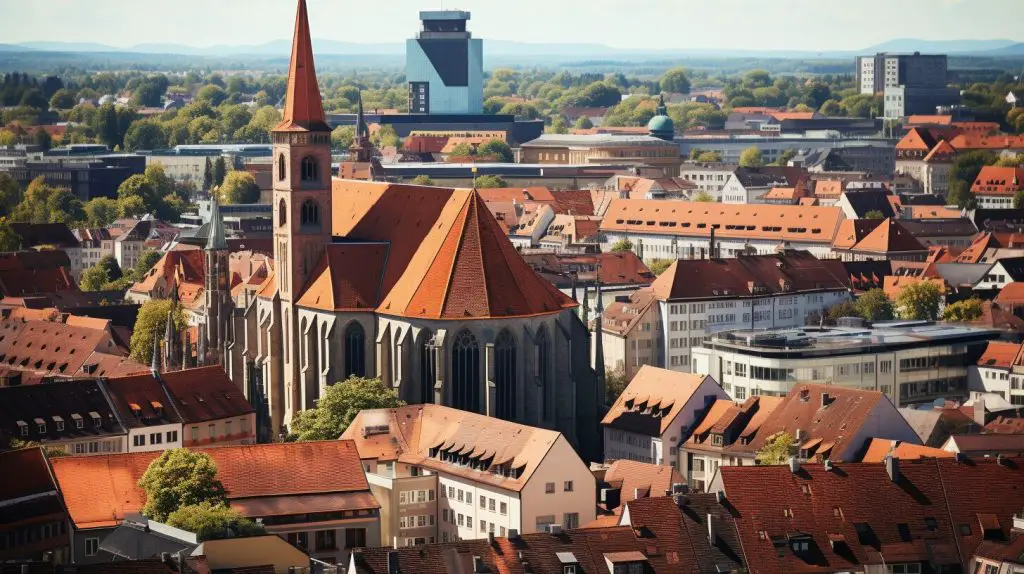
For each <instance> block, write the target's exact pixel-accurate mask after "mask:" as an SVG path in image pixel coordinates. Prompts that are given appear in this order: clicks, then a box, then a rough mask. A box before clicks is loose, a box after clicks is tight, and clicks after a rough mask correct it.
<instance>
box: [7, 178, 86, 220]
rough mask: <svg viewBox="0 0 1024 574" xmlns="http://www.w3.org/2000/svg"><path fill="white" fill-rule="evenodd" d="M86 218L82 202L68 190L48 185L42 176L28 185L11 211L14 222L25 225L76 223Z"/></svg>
mask: <svg viewBox="0 0 1024 574" xmlns="http://www.w3.org/2000/svg"><path fill="white" fill-rule="evenodd" d="M84 218H85V211H84V209H83V207H82V202H81V200H79V199H78V198H77V197H75V196H74V195H72V194H71V192H70V191H68V190H67V189H64V188H61V187H52V186H49V185H47V184H46V182H45V181H44V180H43V177H42V176H39V177H37V178H36V179H34V180H33V181H32V183H30V184H28V187H27V188H26V189H25V195H24V196H23V198H22V200H21V202H20V203H18V205H16V206H15V207H14V209H13V210H12V211H11V220H12V221H18V222H25V223H74V222H76V221H81V220H82V219H84Z"/></svg>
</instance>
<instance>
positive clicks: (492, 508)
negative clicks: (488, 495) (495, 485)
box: [487, 498, 494, 512]
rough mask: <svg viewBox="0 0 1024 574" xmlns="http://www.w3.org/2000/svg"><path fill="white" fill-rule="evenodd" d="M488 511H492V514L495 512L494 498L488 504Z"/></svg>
mask: <svg viewBox="0 0 1024 574" xmlns="http://www.w3.org/2000/svg"><path fill="white" fill-rule="evenodd" d="M487 509H488V510H490V511H491V512H494V499H493V498H492V499H490V500H489V501H488V502H487Z"/></svg>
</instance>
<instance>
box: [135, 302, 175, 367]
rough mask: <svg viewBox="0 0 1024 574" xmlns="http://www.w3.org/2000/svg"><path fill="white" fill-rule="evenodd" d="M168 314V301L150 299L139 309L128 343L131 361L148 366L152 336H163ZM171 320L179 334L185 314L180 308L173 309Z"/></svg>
mask: <svg viewBox="0 0 1024 574" xmlns="http://www.w3.org/2000/svg"><path fill="white" fill-rule="evenodd" d="M170 312H171V300H170V299H151V300H149V301H146V302H145V303H143V304H142V306H141V307H139V313H138V315H137V316H136V318H135V328H134V329H133V330H132V337H131V340H130V341H129V342H128V347H129V349H130V350H131V357H132V360H134V361H137V362H139V363H142V364H144V365H148V364H149V361H150V360H151V359H152V357H153V335H154V334H155V333H158V336H160V337H162V336H163V333H164V331H165V330H166V329H167V314H168V313H170ZM173 318H174V324H175V325H176V326H177V327H178V332H181V331H182V330H183V329H184V328H185V314H184V313H182V311H181V308H180V307H177V308H175V309H174V314H173Z"/></svg>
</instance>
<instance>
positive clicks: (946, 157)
mask: <svg viewBox="0 0 1024 574" xmlns="http://www.w3.org/2000/svg"><path fill="white" fill-rule="evenodd" d="M955 158H956V149H955V148H954V147H953V146H952V145H950V143H949V142H948V141H946V140H939V143H938V144H936V145H935V147H933V148H932V151H930V152H928V155H926V156H924V161H926V162H928V163H953V160H954V159H955Z"/></svg>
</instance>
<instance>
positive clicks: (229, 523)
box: [167, 501, 266, 542]
mask: <svg viewBox="0 0 1024 574" xmlns="http://www.w3.org/2000/svg"><path fill="white" fill-rule="evenodd" d="M167 524H168V525H169V526H173V527H175V528H180V529H182V530H185V531H187V532H192V533H194V534H195V535H196V537H197V538H198V539H199V541H200V542H205V541H207V540H222V539H225V538H244V537H247V536H260V535H263V534H266V531H265V530H264V529H263V526H262V525H259V524H256V523H255V522H253V521H252V520H249V519H248V518H246V517H244V516H242V513H240V512H238V511H237V510H235V509H233V508H231V507H230V506H227V505H225V504H215V503H212V502H209V501H204V502H200V503H199V504H190V505H187V506H180V507H178V508H177V509H176V510H174V511H173V512H171V513H170V514H169V515H168V516H167Z"/></svg>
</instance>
